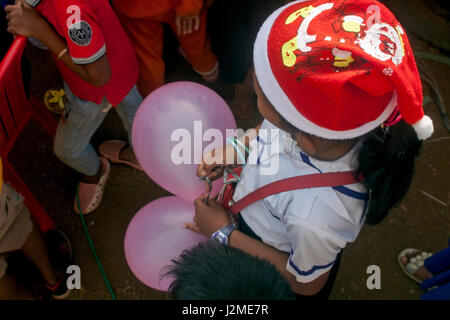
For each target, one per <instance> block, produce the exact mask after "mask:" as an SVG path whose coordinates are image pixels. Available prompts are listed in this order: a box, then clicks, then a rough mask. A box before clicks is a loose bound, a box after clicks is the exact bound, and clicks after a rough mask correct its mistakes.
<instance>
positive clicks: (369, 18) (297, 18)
mask: <svg viewBox="0 0 450 320" xmlns="http://www.w3.org/2000/svg"><path fill="white" fill-rule="evenodd" d="M255 72H256V75H257V78H258V80H259V82H260V84H261V87H262V89H263V91H264V92H265V93H266V96H267V98H268V99H269V101H271V103H272V104H273V105H274V107H275V108H276V109H277V111H278V112H280V114H281V115H282V116H283V117H284V118H285V119H287V120H288V121H290V122H291V123H292V124H293V125H294V126H296V127H297V128H299V129H300V130H303V131H306V132H309V133H311V134H314V135H317V136H320V137H323V138H329V139H347V138H353V137H358V136H361V135H363V134H365V133H367V132H369V131H371V130H373V129H374V128H375V127H377V126H379V125H381V124H382V123H383V122H384V121H385V120H386V119H387V118H389V116H390V115H391V114H392V113H393V112H394V110H396V107H397V105H398V107H399V109H400V112H401V114H402V116H403V117H404V119H405V121H407V122H408V123H410V124H415V123H416V122H418V121H419V120H421V119H422V120H423V111H422V107H421V104H422V87H421V83H420V78H419V75H418V72H417V67H416V65H415V62H414V57H413V55H412V52H411V48H410V47H409V42H408V39H407V38H406V34H405V32H404V31H403V28H402V27H401V26H400V24H399V23H398V22H397V20H396V19H395V17H394V16H393V15H392V13H390V12H389V11H388V10H387V9H386V8H385V7H383V6H382V5H381V4H379V3H378V2H376V1H373V0H372V1H368V0H360V1H349V0H346V1H343V0H340V1H297V2H294V3H291V4H288V5H286V6H284V7H282V8H280V9H279V10H277V11H276V12H275V13H273V14H272V15H271V16H270V17H269V18H268V20H267V21H266V22H265V23H264V25H263V27H262V28H261V30H260V32H259V34H258V37H257V40H256V43H255ZM411 105H412V107H411ZM426 130H429V128H428V129H426ZM431 132H432V125H431ZM426 134H428V133H425V135H426ZM418 135H419V138H423V135H421V134H420V133H418Z"/></svg>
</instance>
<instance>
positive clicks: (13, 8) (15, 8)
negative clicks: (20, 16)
mask: <svg viewBox="0 0 450 320" xmlns="http://www.w3.org/2000/svg"><path fill="white" fill-rule="evenodd" d="M18 10H20V9H19V7H18V6H16V5H8V6H6V7H5V12H6V13H11V12H14V11H16V12H17V11H18Z"/></svg>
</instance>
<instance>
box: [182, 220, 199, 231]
mask: <svg viewBox="0 0 450 320" xmlns="http://www.w3.org/2000/svg"><path fill="white" fill-rule="evenodd" d="M183 227H184V228H186V229H188V230H191V231H193V232H196V233H200V228H199V227H198V226H197V225H195V224H192V223H187V222H185V223H184V224H183Z"/></svg>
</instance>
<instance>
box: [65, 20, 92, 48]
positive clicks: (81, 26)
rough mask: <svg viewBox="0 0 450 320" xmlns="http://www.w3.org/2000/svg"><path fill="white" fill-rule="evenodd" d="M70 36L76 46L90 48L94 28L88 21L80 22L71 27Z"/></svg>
mask: <svg viewBox="0 0 450 320" xmlns="http://www.w3.org/2000/svg"><path fill="white" fill-rule="evenodd" d="M69 36H70V39H71V40H72V41H73V42H74V43H75V44H77V45H79V46H83V47H84V46H88V45H89V44H90V43H91V39H92V28H91V26H90V25H89V23H87V22H86V21H79V22H77V23H74V24H73V25H71V26H70V28H69Z"/></svg>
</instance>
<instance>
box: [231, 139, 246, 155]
mask: <svg viewBox="0 0 450 320" xmlns="http://www.w3.org/2000/svg"><path fill="white" fill-rule="evenodd" d="M233 139H234V142H235V143H237V144H238V145H240V146H241V147H242V148H243V149H244V150H245V152H247V154H250V150H249V149H248V148H247V147H246V146H245V144H243V143H242V142H241V140H239V139H238V138H236V137H234V138H233Z"/></svg>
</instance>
